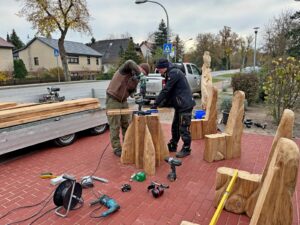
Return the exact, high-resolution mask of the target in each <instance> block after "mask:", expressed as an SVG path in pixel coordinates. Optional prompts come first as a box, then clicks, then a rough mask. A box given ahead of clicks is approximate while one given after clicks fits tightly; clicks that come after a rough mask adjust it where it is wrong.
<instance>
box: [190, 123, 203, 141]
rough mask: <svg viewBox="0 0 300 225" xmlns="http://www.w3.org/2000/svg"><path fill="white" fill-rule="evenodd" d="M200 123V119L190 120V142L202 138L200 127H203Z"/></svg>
mask: <svg viewBox="0 0 300 225" xmlns="http://www.w3.org/2000/svg"><path fill="white" fill-rule="evenodd" d="M202 123H203V120H202V119H192V121H191V128H190V129H191V137H192V140H198V139H202V138H203V137H204V135H203V132H202V127H203V125H202Z"/></svg>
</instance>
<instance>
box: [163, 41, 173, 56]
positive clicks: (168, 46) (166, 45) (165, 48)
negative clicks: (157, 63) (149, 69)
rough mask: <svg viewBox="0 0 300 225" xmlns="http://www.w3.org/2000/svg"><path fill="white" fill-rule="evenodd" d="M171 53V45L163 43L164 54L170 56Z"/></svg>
mask: <svg viewBox="0 0 300 225" xmlns="http://www.w3.org/2000/svg"><path fill="white" fill-rule="evenodd" d="M171 52H172V43H164V53H166V54H170V53H171Z"/></svg>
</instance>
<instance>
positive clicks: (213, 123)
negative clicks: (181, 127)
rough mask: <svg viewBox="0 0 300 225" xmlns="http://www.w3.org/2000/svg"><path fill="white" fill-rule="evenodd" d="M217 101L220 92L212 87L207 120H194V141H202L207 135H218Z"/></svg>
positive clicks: (192, 132) (192, 131)
mask: <svg viewBox="0 0 300 225" xmlns="http://www.w3.org/2000/svg"><path fill="white" fill-rule="evenodd" d="M217 100H218V90H217V88H216V87H213V86H210V87H209V95H208V103H207V108H206V114H205V118H204V119H192V123H191V137H192V140H197V139H202V138H204V136H205V135H206V134H214V133H217Z"/></svg>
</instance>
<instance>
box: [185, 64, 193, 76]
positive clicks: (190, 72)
mask: <svg viewBox="0 0 300 225" xmlns="http://www.w3.org/2000/svg"><path fill="white" fill-rule="evenodd" d="M186 68H187V72H188V74H193V71H192V68H191V66H190V65H189V64H187V65H186Z"/></svg>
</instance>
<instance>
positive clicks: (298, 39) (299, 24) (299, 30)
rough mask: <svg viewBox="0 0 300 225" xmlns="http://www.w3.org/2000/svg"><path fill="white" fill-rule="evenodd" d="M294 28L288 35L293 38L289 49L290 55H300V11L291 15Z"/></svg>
mask: <svg viewBox="0 0 300 225" xmlns="http://www.w3.org/2000/svg"><path fill="white" fill-rule="evenodd" d="M291 19H292V21H295V23H293V28H292V29H291V30H290V31H289V32H288V37H289V38H290V40H291V47H290V48H289V49H288V54H289V55H290V56H294V57H297V58H299V57H300V11H298V12H296V13H295V14H294V15H292V16H291Z"/></svg>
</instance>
